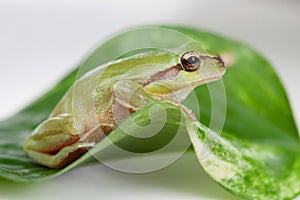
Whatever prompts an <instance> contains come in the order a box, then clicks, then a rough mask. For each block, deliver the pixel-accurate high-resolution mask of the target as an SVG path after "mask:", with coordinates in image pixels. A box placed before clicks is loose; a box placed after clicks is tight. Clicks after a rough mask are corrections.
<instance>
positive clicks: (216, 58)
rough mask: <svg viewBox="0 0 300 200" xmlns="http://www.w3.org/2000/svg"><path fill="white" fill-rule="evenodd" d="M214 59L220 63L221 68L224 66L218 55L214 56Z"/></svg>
mask: <svg viewBox="0 0 300 200" xmlns="http://www.w3.org/2000/svg"><path fill="white" fill-rule="evenodd" d="M214 59H215V60H217V62H218V63H219V64H220V65H221V67H222V68H226V66H225V63H224V61H223V59H222V58H221V57H220V56H215V57H214Z"/></svg>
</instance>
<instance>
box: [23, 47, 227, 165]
mask: <svg viewBox="0 0 300 200" xmlns="http://www.w3.org/2000/svg"><path fill="white" fill-rule="evenodd" d="M224 73H225V65H224V62H223V60H222V59H221V58H220V57H219V56H217V55H213V54H211V53H208V52H207V51H205V50H203V49H202V48H200V47H199V46H198V44H194V43H189V44H186V45H184V46H182V47H179V48H177V49H169V50H157V51H148V52H145V53H140V54H136V55H133V56H130V57H125V58H122V59H119V60H116V61H113V62H111V63H107V64H104V65H102V66H100V67H98V68H96V69H94V70H92V71H90V72H88V73H86V74H85V75H84V76H83V77H81V78H80V79H79V80H77V81H76V82H75V83H74V84H73V86H72V87H71V88H70V89H69V90H68V92H67V93H66V94H65V95H64V97H63V98H62V99H61V100H60V101H59V103H58V104H57V106H56V107H55V108H54V110H53V111H52V113H51V114H50V116H49V118H48V119H47V120H45V121H44V122H42V123H41V124H40V125H39V126H38V127H36V129H35V130H34V131H33V133H32V134H31V135H30V136H28V137H27V138H26V140H25V141H24V150H25V152H26V153H27V154H28V155H29V157H31V158H32V159H33V160H35V161H36V162H38V163H39V164H41V165H44V166H47V167H50V168H62V167H65V166H67V165H68V164H70V163H71V162H73V161H74V160H76V159H77V158H79V157H80V156H81V155H82V154H84V153H85V152H86V151H87V150H88V149H89V148H91V147H93V146H94V145H95V144H96V143H97V142H99V141H100V140H101V139H102V138H103V137H105V135H107V134H109V133H110V132H111V131H112V130H114V129H115V128H116V127H118V124H119V123H120V122H122V120H124V119H125V118H127V117H128V116H129V115H130V114H132V113H134V112H136V111H137V110H139V109H140V108H142V107H143V106H145V105H147V104H148V103H150V102H157V101H169V102H173V103H175V104H176V105H178V106H180V107H181V108H184V106H183V105H181V104H180V102H181V101H182V100H183V99H185V98H186V97H187V95H188V94H189V93H190V92H191V91H192V89H193V88H194V87H196V86H198V85H201V84H204V83H207V82H211V81H215V80H218V79H220V78H221V77H222V76H223V74H224ZM75 93H76V95H75ZM74 98H76V99H74ZM74 102H78V103H75V104H74ZM80 108H84V112H81V109H80ZM91 113H95V114H91ZM95 122H96V125H97V124H98V126H97V131H95V126H96V125H95Z"/></svg>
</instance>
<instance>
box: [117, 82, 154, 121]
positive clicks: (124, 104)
mask: <svg viewBox="0 0 300 200" xmlns="http://www.w3.org/2000/svg"><path fill="white" fill-rule="evenodd" d="M112 95H113V99H114V103H113V105H112V113H113V118H114V121H115V123H116V124H119V123H121V122H122V121H123V120H124V119H126V118H127V117H129V116H130V115H131V114H132V113H134V112H136V111H137V110H138V109H140V108H141V107H143V106H145V105H147V104H149V103H150V102H153V101H154V98H153V96H152V95H150V94H149V93H148V92H147V91H145V89H144V88H143V87H142V85H141V84H139V83H138V82H137V81H134V80H120V81H118V82H117V83H115V84H114V86H113V94H112Z"/></svg>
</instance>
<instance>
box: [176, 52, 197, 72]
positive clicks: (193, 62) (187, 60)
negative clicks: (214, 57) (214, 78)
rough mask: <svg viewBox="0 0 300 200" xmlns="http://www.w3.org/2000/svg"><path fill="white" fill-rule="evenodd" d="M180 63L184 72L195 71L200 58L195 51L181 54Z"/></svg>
mask: <svg viewBox="0 0 300 200" xmlns="http://www.w3.org/2000/svg"><path fill="white" fill-rule="evenodd" d="M180 62H181V66H182V68H183V69H184V70H185V71H195V70H197V69H198V68H199V67H200V64H201V60H200V56H199V54H198V53H197V52H195V51H188V52H185V53H184V54H182V56H181V59H180Z"/></svg>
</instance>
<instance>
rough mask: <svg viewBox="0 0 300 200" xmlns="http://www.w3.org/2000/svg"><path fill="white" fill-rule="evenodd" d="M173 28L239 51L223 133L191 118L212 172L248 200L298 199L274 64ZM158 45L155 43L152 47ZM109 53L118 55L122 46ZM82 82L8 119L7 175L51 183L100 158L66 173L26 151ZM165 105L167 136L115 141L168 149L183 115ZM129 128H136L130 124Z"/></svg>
mask: <svg viewBox="0 0 300 200" xmlns="http://www.w3.org/2000/svg"><path fill="white" fill-rule="evenodd" d="M168 28H171V29H173V30H176V31H179V32H181V33H184V34H186V35H188V36H190V37H191V38H193V39H194V40H196V41H198V42H199V43H200V44H201V45H202V46H203V47H204V48H206V49H208V50H211V51H214V52H216V53H227V54H231V55H232V56H233V57H234V59H235V63H234V65H233V66H232V67H231V68H229V69H228V70H227V72H226V75H225V76H224V78H223V82H224V84H225V89H226V95H227V113H226V121H225V125H224V129H223V132H222V134H221V136H219V135H217V134H208V133H207V129H206V128H205V127H204V126H201V125H197V124H193V123H191V122H190V121H189V120H187V119H186V118H185V120H186V123H187V128H188V129H189V130H190V136H195V138H196V139H195V138H193V137H192V139H193V140H192V141H193V146H194V149H195V152H196V154H197V155H198V156H199V162H200V163H201V165H202V167H203V168H204V170H205V171H206V172H207V173H208V174H209V175H210V176H211V177H212V178H213V179H214V180H215V181H216V182H217V183H218V184H220V185H221V186H222V187H224V188H225V189H226V190H228V191H230V192H231V193H233V194H235V195H237V196H240V197H243V198H246V199H291V198H293V197H295V196H296V195H297V194H299V192H300V143H299V136H298V132H297V128H296V125H295V122H294V119H293V116H292V112H291V109H290V106H289V103H288V100H287V97H286V94H285V91H284V89H283V86H282V84H281V83H280V81H279V79H278V77H277V75H276V74H275V72H274V70H273V69H272V67H271V66H270V64H269V63H268V62H267V61H266V60H265V59H264V58H263V57H262V56H260V55H259V54H258V53H257V52H255V51H254V50H252V49H251V48H249V47H248V46H246V45H244V44H241V43H239V42H236V41H233V40H230V39H227V38H224V37H221V36H217V35H215V34H211V33H208V32H203V31H199V30H195V29H190V28H184V27H169V26H168ZM169 39H170V40H176V39H174V38H172V37H171V38H169ZM134 42H135V41H134V38H127V43H128V44H127V45H129V44H130V43H134ZM151 42H152V41H151V40H150V41H148V43H149V44H151ZM153 43H155V42H154V41H153ZM101 48H102V49H101V50H102V51H107V52H110V51H114V48H115V47H114V46H102V47H101ZM97 51H98V50H97ZM97 51H96V52H94V53H93V54H92V55H91V58H92V59H91V61H90V65H91V68H92V67H95V66H97V65H98V64H99V63H97V61H96V60H97V59H100V60H101V59H102V60H103V58H101V54H100V55H99V52H100V51H98V52H97ZM97 53H98V54H97ZM107 59H108V58H107ZM75 78H76V71H74V72H72V73H70V74H69V75H68V76H67V77H66V78H65V79H63V80H62V81H61V82H60V83H59V84H58V85H56V86H55V87H54V88H53V89H51V90H50V91H49V92H47V93H46V94H45V95H43V96H42V97H41V98H40V99H38V100H37V101H36V102H34V103H33V104H31V105H29V106H28V107H27V108H25V109H24V110H22V111H21V112H19V113H18V114H16V115H15V116H13V117H12V118H10V119H8V120H5V121H2V122H0V176H1V177H3V178H6V179H9V180H12V181H20V182H36V181H44V180H47V179H50V178H53V177H55V176H57V175H59V174H61V173H64V172H66V171H68V170H70V169H71V168H74V167H76V166H79V165H83V164H85V163H87V162H89V161H91V160H92V158H93V157H92V156H91V154H90V153H87V154H85V155H83V156H82V157H81V158H79V159H78V160H77V161H75V162H74V163H72V164H71V165H69V166H68V167H66V168H64V169H61V170H52V169H48V168H45V167H42V166H39V165H37V164H35V163H34V162H32V161H31V160H30V159H29V158H28V157H27V156H26V155H25V153H24V152H23V150H22V142H23V140H24V138H25V137H26V136H27V135H28V134H30V133H31V131H32V130H33V129H34V127H35V126H37V125H38V124H39V123H40V122H42V121H43V120H44V119H46V118H47V115H48V114H49V113H50V112H51V110H52V108H53V107H54V106H55V104H56V103H57V102H58V100H59V99H60V98H61V97H62V95H63V94H64V93H65V91H66V90H67V89H68V87H69V86H70V85H71V84H72V83H73V82H74V80H75ZM195 91H196V94H197V98H198V99H199V101H200V102H201V103H200V111H201V113H200V121H201V123H203V124H204V125H206V126H208V125H209V121H210V117H211V100H210V96H209V93H208V89H207V87H199V88H197V89H196V90H195ZM184 103H185V105H186V106H188V107H189V106H190V107H192V106H193V105H189V98H188V99H187V100H186V101H185V102H184ZM159 105H161V106H162V107H163V108H165V109H166V110H167V113H168V115H167V116H168V118H167V119H168V120H167V122H168V123H167V124H166V126H165V127H164V129H163V130H162V131H161V134H159V136H158V138H159V139H158V138H157V139H153V138H152V140H151V139H149V140H148V141H146V145H142V144H141V141H139V140H132V139H131V138H129V137H123V135H124V134H122V133H123V132H122V130H120V129H116V130H115V131H114V132H113V133H111V134H110V135H109V139H110V140H111V141H113V142H114V143H115V144H117V145H119V146H121V147H123V148H125V149H126V148H127V149H128V148H130V149H129V150H130V151H132V152H148V151H151V150H156V149H158V148H160V147H161V146H163V145H164V144H165V143H167V142H168V141H169V140H170V139H171V138H172V137H174V133H176V130H177V129H176V128H174V126H175V127H176V125H178V124H176V123H174V122H176V121H178V120H179V116H182V114H183V113H182V112H181V111H180V110H179V108H177V107H175V106H174V105H172V104H168V103H160V104H159ZM148 111H149V107H145V108H143V109H141V110H140V111H138V112H136V113H134V114H133V115H132V119H133V121H134V122H136V123H139V124H147V121H149V119H148V114H149V113H148ZM183 116H184V114H183ZM124 124H125V125H126V126H128V127H129V129H130V127H131V122H130V120H126V121H125V122H124ZM177 128H178V127H177ZM131 130H132V131H135V130H134V129H131ZM174 131H175V132H174ZM156 141H162V143H156ZM154 144H156V145H154ZM108 146H109V145H106V144H105V143H104V142H100V143H99V144H98V145H97V146H96V147H95V148H94V149H93V152H94V153H97V152H102V153H103V152H105V151H106V150H107V149H108V148H107V147H108ZM203 147H205V148H207V149H212V150H211V152H210V154H209V155H208V156H207V157H204V158H201V157H200V154H201V149H203Z"/></svg>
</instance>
